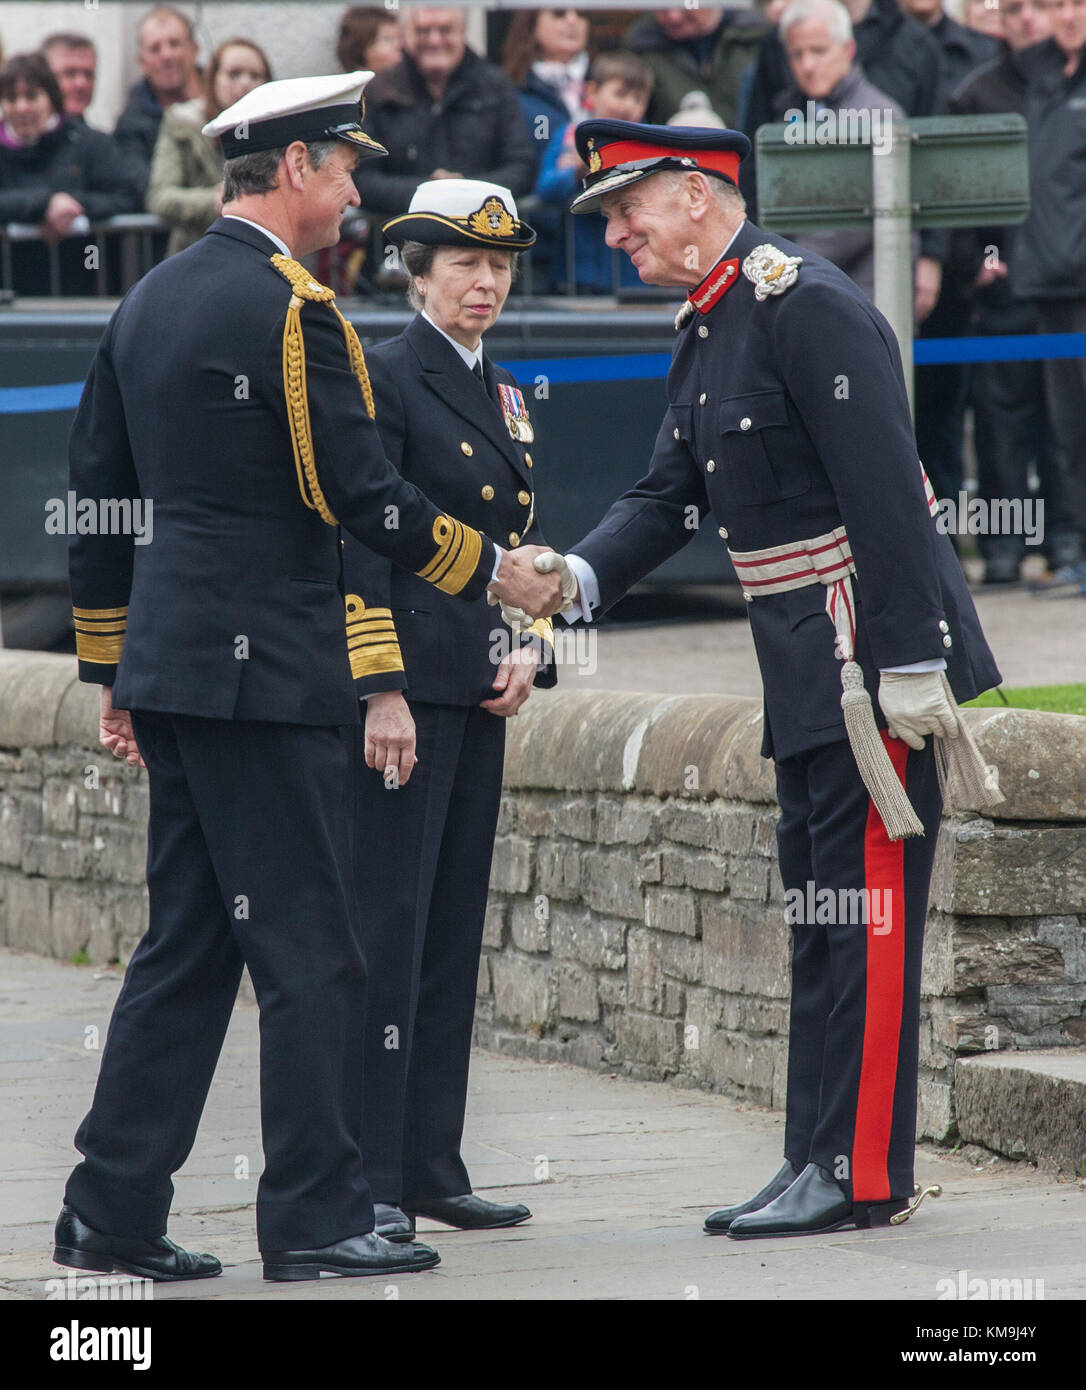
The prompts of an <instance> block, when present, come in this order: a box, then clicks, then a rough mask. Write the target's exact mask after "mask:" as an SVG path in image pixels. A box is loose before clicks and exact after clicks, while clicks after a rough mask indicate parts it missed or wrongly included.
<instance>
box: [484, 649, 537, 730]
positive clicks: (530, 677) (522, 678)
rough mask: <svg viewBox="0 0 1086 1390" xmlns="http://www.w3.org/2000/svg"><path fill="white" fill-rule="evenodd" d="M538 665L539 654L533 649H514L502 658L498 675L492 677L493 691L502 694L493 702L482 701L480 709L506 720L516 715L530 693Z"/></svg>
mask: <svg viewBox="0 0 1086 1390" xmlns="http://www.w3.org/2000/svg"><path fill="white" fill-rule="evenodd" d="M538 665H539V653H538V652H537V651H536V649H535V648H534V647H532V646H527V647H514V649H513V650H512V651H511V652H510V653H509V655H508V656H506V657H503V658H502V662H501V665H500V666H499V667H498V674H497V675H496V676H495V677H494V689H495V690H500V691H502V692H503V693H502V694H501V695H498V696H495V698H494V699H493V700H483V701H482V702H481V705H482V708H483V709H485V710H489V711H490V713H491V714H500V715H502V716H504V717H506V718H507V717H508V716H509V715H511V714H516V713H517V712H518V710H519V709H520V707H521V705H522V704H523V703H524V701H525V700H526V699H527V698H528V696H529V695H530V694H531V693H532V682H533V681H534V680H535V673H536V667H537V666H538Z"/></svg>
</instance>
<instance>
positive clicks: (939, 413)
mask: <svg viewBox="0 0 1086 1390" xmlns="http://www.w3.org/2000/svg"><path fill="white" fill-rule="evenodd" d="M900 3H901V7H902V9H903V10H905V12H906V13H907V14H908V15H909V16H910V17H911V18H912V19H914V20H916V22H917V23H918V24H921V25H923V26H924V28H926V29H927V31H928V33H929V34H930V35H931V36H932V38H933V39H935V41H936V43H937V45H938V48H939V109H940V110H944V109H945V108H946V103H947V100H948V98H949V96H950V93H951V92H952V91H953V90H954V88H955V87H957V86H958V85H959V84H960V83H961V82H963V81H964V80H965V78H966V77H968V76H969V74H970V73H971V72H973V71H975V69H976V68H978V67H980V66H981V65H982V64H984V63H988V62H991V61H992V59H994V58H997V57H998V56H999V44H998V43H997V42H996V41H995V39H990V38H988V37H987V35H985V34H978V33H977V32H976V31H975V30H973V29H966V28H965V27H964V26H963V25H961V24H958V23H957V22H956V21H955V20H953V19H951V18H950V16H949V15H948V14H947V13H946V11H945V10H944V9H943V4H942V0H900ZM940 240H941V241H942V243H943V246H944V252H945V249H948V248H949V244H950V238H949V237H948V236H946V234H945V233H939V232H936V233H935V235H934V236H932V235H931V233H929V234H928V236H927V238H926V240H925V243H924V250H925V252H926V253H927V254H928V255H929V256H932V255H933V247H934V248H937V247H938V245H939V242H940ZM934 254H938V253H937V249H936V251H935V253H934ZM942 259H943V261H944V263H943V268H942V271H941V273H940V274H939V276H938V279H937V280H936V279H935V278H934V276H932V279H931V282H930V285H929V287H928V288H929V290H930V289H934V290H935V298H934V300H933V301H932V302H930V303H925V304H924V305H921V304H919V303H918V305H917V324H918V329H917V331H918V335H919V336H920V337H922V338H960V337H961V336H962V334H964V333H965V332H966V330H967V328H968V325H969V312H970V292H969V287H968V285H967V284H965V283H964V282H963V280H962V278H961V276H960V274H959V273H958V271H957V269H956V267H955V266H954V265H953V263H952V262H950V261H948V260H946V259H945V255H944V257H943V258H942ZM929 265H930V262H929ZM923 288H924V286H923V285H922V284H921V283H920V282H919V281H918V284H917V290H918V296H917V297H918V300H919V297H920V295H919V292H920V291H921V290H922V289H923ZM925 308H926V309H927V310H928V312H926V313H925V312H923V310H924V309H925ZM967 390H968V369H967V368H966V367H964V366H960V365H957V364H954V363H942V364H940V365H939V366H937V367H917V369H916V395H915V404H916V443H917V448H918V449H919V451H920V457H921V459H922V460H923V463H924V467H925V468H926V469H927V472H928V477H929V478H930V479H931V483H932V487H934V489H935V492H936V495H937V496H939V497H957V496H958V491H959V489H960V488H961V485H962V474H963V471H964V464H963V458H962V443H963V438H964V429H965V402H966V392H967Z"/></svg>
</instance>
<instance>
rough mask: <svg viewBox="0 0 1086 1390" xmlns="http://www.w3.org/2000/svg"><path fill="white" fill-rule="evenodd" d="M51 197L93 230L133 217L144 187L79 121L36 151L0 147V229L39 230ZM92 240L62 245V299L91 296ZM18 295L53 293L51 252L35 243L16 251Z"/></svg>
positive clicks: (48, 136)
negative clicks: (66, 199)
mask: <svg viewBox="0 0 1086 1390" xmlns="http://www.w3.org/2000/svg"><path fill="white" fill-rule="evenodd" d="M54 193H70V194H71V195H72V197H73V198H76V199H78V201H79V202H80V203H82V205H83V208H84V210H85V211H86V214H87V217H88V218H89V219H90V221H91V222H98V221H103V220H104V219H105V218H107V217H116V216H118V215H119V214H120V213H125V212H135V211H137V210H138V209H139V208H140V207H141V206H142V197H141V191H140V188H139V181H138V179H136V178H135V177H134V176H133V174H132V171H131V169H130V167H129V166H128V164H126V162H125V160H124V159H123V157H122V156H121V154H120V152H119V150H118V149H117V147H116V145H115V144H114V143H113V140H112V139H111V138H110V137H109V136H108V135H106V134H105V133H104V132H103V131H101V130H94V129H92V127H90V126H88V125H86V124H85V123H84V122H82V121H73V120H69V119H68V118H65V119H63V120H62V121H61V123H60V124H59V125H58V126H57V127H56V129H55V130H50V131H47V132H46V133H45V134H44V135H43V136H42V138H41V139H40V140H39V141H38V142H37V144H36V145H32V146H29V147H27V148H24V149H9V148H8V147H7V146H2V145H0V223H4V222H32V223H38V222H41V220H42V219H43V218H44V216H45V209H46V207H47V206H48V204H49V200H50V198H52V196H53V194H54ZM90 239H91V238H90V237H89V236H82V237H76V238H73V239H72V240H70V241H65V242H62V243H61V246H60V265H61V282H60V287H61V293H62V294H72V295H89V294H94V293H95V290H96V287H97V275H96V273H95V271H94V270H93V269H90V270H88V269H87V268H86V266H85V264H84V259H85V254H86V246H87V243H88V242H89V241H90ZM12 275H13V279H14V286H13V288H14V289H15V290H16V291H17V292H18V293H19V294H48V293H49V261H48V254H47V251H46V248H45V247H44V246H43V245H40V244H37V243H33V242H21V243H16V244H15V245H14V246H13V247H12Z"/></svg>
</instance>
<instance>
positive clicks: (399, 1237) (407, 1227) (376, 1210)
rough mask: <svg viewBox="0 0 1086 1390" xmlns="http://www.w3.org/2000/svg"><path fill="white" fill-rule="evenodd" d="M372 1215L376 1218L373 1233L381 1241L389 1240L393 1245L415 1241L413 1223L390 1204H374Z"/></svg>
mask: <svg viewBox="0 0 1086 1390" xmlns="http://www.w3.org/2000/svg"><path fill="white" fill-rule="evenodd" d="M373 1214H374V1216H375V1217H376V1224H375V1226H374V1228H373V1229H374V1231H375V1233H376V1234H377V1235H379V1236H380V1237H381V1238H382V1240H391V1241H392V1242H393V1244H395V1245H403V1244H405V1243H406V1242H407V1241H410V1240H414V1239H415V1223H414V1221H413V1220H412V1218H411V1217H410V1216H405V1215H404V1214H403V1212H402V1211H401V1210H400V1208H399V1207H398V1206H395V1205H394V1204H393V1203H392V1202H374V1204H373Z"/></svg>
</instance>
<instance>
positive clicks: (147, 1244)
mask: <svg viewBox="0 0 1086 1390" xmlns="http://www.w3.org/2000/svg"><path fill="white" fill-rule="evenodd" d="M53 1238H54V1241H55V1245H54V1247H53V1260H54V1261H55V1263H56V1264H58V1265H70V1266H71V1268H72V1269H89V1270H93V1271H94V1272H95V1273H97V1274H112V1273H113V1271H114V1270H115V1269H116V1270H120V1271H121V1272H122V1273H124V1274H135V1275H138V1276H139V1278H141V1279H155V1280H157V1281H158V1282H159V1283H168V1282H171V1281H174V1280H178V1279H210V1278H212V1276H213V1275H216V1274H221V1273H222V1265H221V1264H220V1263H219V1262H218V1260H217V1259H216V1258H215V1256H214V1255H194V1254H192V1253H191V1252H190V1251H188V1250H182V1249H181V1247H180V1245H175V1244H174V1243H173V1241H172V1240H170V1239H169V1237H167V1236H156V1237H155V1238H154V1239H153V1240H127V1239H125V1238H123V1237H121V1236H107V1235H105V1234H104V1233H103V1232H101V1231H96V1230H94V1229H93V1228H92V1227H90V1226H88V1225H87V1223H86V1222H85V1221H84V1220H83V1219H82V1218H81V1217H80V1216H79V1213H78V1212H76V1211H73V1210H72V1208H71V1207H69V1206H63V1207H61V1209H60V1215H59V1216H58V1217H57V1225H56V1231H55V1232H54V1237H53Z"/></svg>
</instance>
